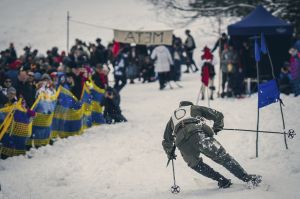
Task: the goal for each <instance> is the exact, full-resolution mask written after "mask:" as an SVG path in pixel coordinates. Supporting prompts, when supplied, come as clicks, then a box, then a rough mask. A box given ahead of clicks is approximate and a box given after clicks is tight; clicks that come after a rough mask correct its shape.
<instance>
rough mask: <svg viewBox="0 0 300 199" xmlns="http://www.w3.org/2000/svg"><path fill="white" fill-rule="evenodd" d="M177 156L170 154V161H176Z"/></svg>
mask: <svg viewBox="0 0 300 199" xmlns="http://www.w3.org/2000/svg"><path fill="white" fill-rule="evenodd" d="M176 157H177V155H176V154H175V153H169V154H168V159H169V160H176Z"/></svg>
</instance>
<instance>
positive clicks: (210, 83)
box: [201, 46, 215, 100]
mask: <svg viewBox="0 0 300 199" xmlns="http://www.w3.org/2000/svg"><path fill="white" fill-rule="evenodd" d="M202 51H203V54H202V56H201V59H202V61H203V65H202V69H201V82H202V85H201V95H202V97H201V99H202V100H204V98H205V97H204V96H205V89H208V88H209V89H210V97H209V98H210V100H213V91H214V90H215V87H214V77H215V66H214V65H213V58H214V56H213V54H212V53H211V52H210V49H209V48H208V47H207V46H205V47H204V48H203V50H202Z"/></svg>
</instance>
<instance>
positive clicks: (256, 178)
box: [243, 174, 262, 188]
mask: <svg viewBox="0 0 300 199" xmlns="http://www.w3.org/2000/svg"><path fill="white" fill-rule="evenodd" d="M243 181H244V182H247V185H248V187H249V188H251V187H257V186H258V185H259V184H260V183H261V181H262V176H260V175H254V174H249V175H245V176H244V179H243Z"/></svg>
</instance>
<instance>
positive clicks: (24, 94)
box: [15, 70, 36, 108]
mask: <svg viewBox="0 0 300 199" xmlns="http://www.w3.org/2000/svg"><path fill="white" fill-rule="evenodd" d="M27 79H28V75H27V72H26V71H25V70H20V71H19V74H18V80H17V83H16V85H15V88H16V90H17V98H18V99H20V98H23V99H24V100H25V104H26V107H27V108H31V106H32V105H33V103H34V101H35V93H36V90H35V89H34V87H32V86H31V85H30V84H29V83H28V81H27Z"/></svg>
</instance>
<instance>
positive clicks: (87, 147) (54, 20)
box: [0, 0, 300, 199]
mask: <svg viewBox="0 0 300 199" xmlns="http://www.w3.org/2000/svg"><path fill="white" fill-rule="evenodd" d="M67 10H69V11H70V13H71V15H72V17H74V19H75V18H76V19H78V20H82V21H87V22H89V23H92V24H98V25H103V26H112V27H117V28H120V27H124V29H128V28H144V29H156V28H164V27H166V26H164V25H163V24H161V23H160V22H157V19H156V16H155V15H154V14H153V10H151V7H150V6H149V5H146V4H145V3H143V1H134V0H130V1H129V0H126V1H121V0H120V1H117V0H114V1H109V2H108V1H104V0H102V1H100V0H90V1H84V2H83V1H79V0H76V1H51V0H42V1H34V0H27V1H17V0H2V1H1V2H0V17H1V21H0V27H1V29H0V35H1V37H0V48H1V49H4V48H5V47H6V46H8V44H9V42H10V41H14V42H15V44H16V46H17V48H19V49H18V50H19V53H21V49H20V48H21V47H23V46H24V45H27V44H29V43H30V44H31V45H32V47H33V48H38V49H40V50H41V51H42V52H44V51H45V50H46V49H48V48H50V47H52V46H54V45H56V46H58V47H59V48H60V49H64V48H65V46H66V43H65V36H66V31H65V28H66V27H65V25H66V19H65V17H66V12H67ZM204 21H205V20H204ZM200 24H201V23H200V22H197V23H194V24H191V25H190V26H189V28H190V29H191V30H192V33H194V35H195V36H197V37H196V39H197V44H198V47H199V49H198V51H199V50H200V48H202V47H203V45H205V44H209V45H210V46H211V45H213V42H214V41H215V39H216V38H215V37H213V36H207V35H206V36H205V35H203V36H202V35H201V33H202V31H200V30H199V29H198V27H199V26H200ZM201 25H202V26H206V27H207V30H206V31H208V30H209V29H210V28H211V26H209V24H205V23H203V24H201ZM71 30H72V33H71V38H72V39H71V41H73V40H74V39H75V38H77V37H78V38H81V39H83V40H87V41H93V40H94V39H95V38H96V37H101V38H103V40H104V42H108V41H109V40H110V39H111V38H112V31H111V30H104V29H103V30H102V29H93V28H91V27H85V26H82V25H79V24H72V25H71ZM211 31H213V30H211ZM175 33H178V34H179V35H183V29H182V30H176V31H175ZM197 56H198V54H196V55H195V57H197ZM197 58H198V59H199V56H198V57H197ZM181 84H182V85H183V88H176V86H175V85H173V86H174V89H173V90H171V89H168V88H167V89H166V90H164V91H159V90H158V83H157V82H155V83H150V84H141V83H136V84H134V85H127V86H126V87H125V88H124V90H122V92H121V96H122V102H121V107H122V109H123V113H124V115H125V116H126V117H127V118H128V120H129V122H128V123H122V124H116V125H102V126H97V127H93V128H90V129H88V130H86V133H85V134H83V135H82V136H76V137H70V138H68V139H62V140H58V141H57V142H56V143H55V144H54V145H53V146H46V147H42V148H40V149H38V150H31V151H30V152H28V154H27V155H26V156H18V157H13V158H9V159H7V160H0V184H1V191H0V198H1V199H2V198H3V199H4V198H5V199H6V198H9V199H19V198H20V199H41V198H43V199H44V198H45V199H52V198H59V199H60V198H61V199H66V198H67V199H69V198H72V199H75V198H76V199H102V198H103V199H107V198H118V199H135V198H139V199H140V198H143V199H144V198H149V199H153V198H155V199H166V198H184V199H193V198H207V199H219V198H224V199H233V198H237V199H241V198H243V199H244V198H245V199H246V198H249V199H250V198H256V199H260V198H261V199H265V198H269V199H282V198H286V199H297V198H300V190H299V186H300V160H299V155H300V148H299V144H300V138H299V136H298V135H297V136H296V137H295V138H294V139H293V140H288V145H289V150H286V149H285V146H284V140H283V136H282V135H276V134H260V136H259V157H258V158H255V133H251V132H249V133H248V132H245V133H243V132H230V131H223V132H220V133H219V135H218V136H216V138H217V139H218V140H219V141H220V142H221V144H222V145H223V146H224V147H225V148H226V149H227V151H228V152H229V153H230V154H231V155H232V156H233V157H235V158H236V159H237V160H238V161H239V162H240V163H241V165H242V166H243V167H244V168H245V169H246V170H247V171H248V172H249V173H257V174H261V175H262V176H263V183H262V185H261V187H258V188H257V189H254V190H249V189H246V188H245V184H244V183H243V182H241V181H239V180H238V179H236V178H235V177H234V176H232V175H231V174H230V173H229V172H228V171H226V170H225V169H224V168H223V167H221V166H220V165H217V164H215V163H214V162H212V161H210V160H208V159H206V158H204V161H206V162H208V163H209V164H211V165H212V166H213V167H214V168H215V169H216V170H218V171H219V172H221V173H222V174H224V175H226V176H228V177H229V178H231V179H232V181H233V183H234V184H233V186H232V188H229V189H224V190H220V189H218V188H217V185H216V182H214V181H211V180H210V179H207V178H205V177H203V176H200V175H199V174H197V173H196V172H194V171H193V170H191V169H190V168H188V167H187V165H186V163H185V162H184V161H183V160H182V158H181V157H180V155H179V153H178V152H177V154H178V158H177V160H176V161H175V171H176V180H177V184H178V185H179V186H180V187H181V189H182V190H181V193H180V194H178V195H173V194H171V193H170V190H169V189H170V186H171V185H172V183H173V179H172V169H171V167H170V166H169V167H168V168H166V162H167V158H166V155H165V154H164V151H163V149H162V146H161V141H162V136H163V131H164V128H165V124H166V122H167V121H168V119H169V117H170V114H171V112H172V111H173V110H174V109H175V108H176V107H177V106H178V103H179V101H181V100H191V101H193V102H195V101H196V99H197V94H198V91H199V87H200V80H199V74H183V77H182V82H181ZM282 98H283V102H284V104H285V107H284V110H283V111H284V116H285V122H286V126H287V129H290V128H293V129H295V131H296V132H299V130H300V124H299V119H298V118H299V116H300V106H299V98H294V97H293V96H282ZM199 104H200V105H205V106H206V105H207V104H208V103H207V101H201V102H200V103H199ZM210 106H211V107H212V108H215V109H217V110H220V111H222V112H223V114H224V115H225V127H227V128H245V129H255V128H256V114H257V112H256V111H257V110H256V107H257V95H252V96H251V97H249V98H245V99H240V100H238V99H219V98H217V99H216V100H214V101H211V102H210ZM260 129H261V130H271V131H281V130H282V121H281V116H280V109H279V105H278V104H272V105H270V106H268V107H265V108H263V109H262V110H261V113H260Z"/></svg>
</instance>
